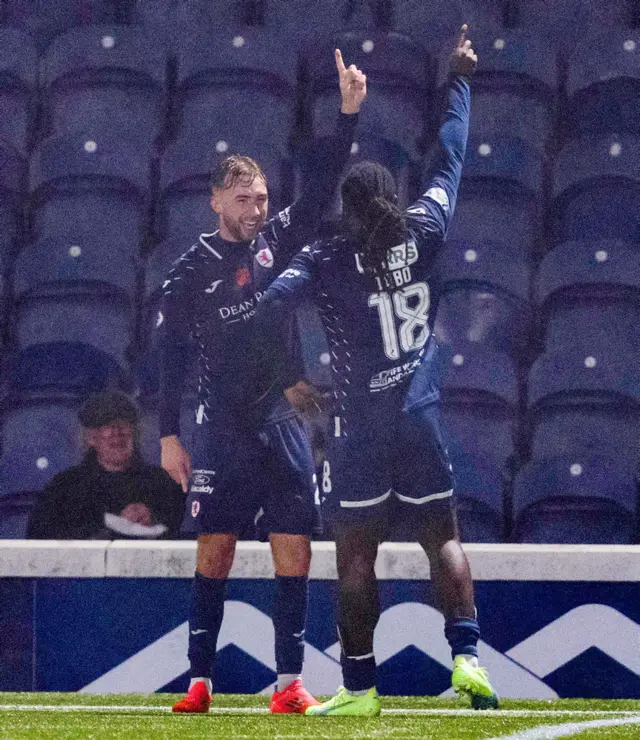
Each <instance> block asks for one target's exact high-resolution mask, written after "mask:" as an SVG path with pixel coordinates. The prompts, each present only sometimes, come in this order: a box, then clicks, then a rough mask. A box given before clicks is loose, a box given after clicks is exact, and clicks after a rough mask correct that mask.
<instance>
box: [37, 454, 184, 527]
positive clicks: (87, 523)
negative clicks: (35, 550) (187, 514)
mask: <svg viewBox="0 0 640 740" xmlns="http://www.w3.org/2000/svg"><path fill="white" fill-rule="evenodd" d="M184 500H185V499H184V494H183V493H182V490H181V488H180V486H178V485H177V484H176V483H174V482H173V480H172V479H171V478H170V477H169V475H168V474H167V473H166V472H165V471H164V470H162V468H159V467H156V466H154V465H147V464H146V463H144V462H142V461H141V460H135V461H134V462H133V464H132V465H131V467H130V468H129V469H128V470H127V471H125V472H123V473H110V472H108V471H107V470H105V469H104V468H103V467H102V466H101V465H100V464H99V463H98V461H97V459H96V455H95V452H94V451H90V452H88V453H87V455H86V457H85V459H84V461H83V462H82V463H81V464H80V465H77V466H76V467H73V468H69V470H65V471H63V472H62V473H58V474H57V475H55V476H54V477H53V478H52V479H51V481H50V482H49V483H48V484H47V486H46V487H45V489H44V490H43V491H42V493H41V494H40V495H39V497H38V499H37V501H36V504H35V506H34V509H33V511H32V513H31V517H30V520H29V529H28V534H27V536H28V537H30V538H33V539H63V540H68V539H102V538H105V539H108V538H117V537H118V536H119V535H117V534H115V533H110V532H109V531H108V530H107V529H106V528H105V524H104V515H105V513H110V514H116V515H117V514H120V512H121V511H122V510H123V509H124V508H125V507H126V506H127V505H128V504H132V503H142V504H146V506H147V507H148V508H149V509H150V510H151V512H152V514H153V517H154V523H159V524H164V525H166V526H167V527H168V532H167V533H166V534H165V535H164V539H171V538H178V537H179V536H180V535H179V528H180V521H181V518H182V512H183V509H184Z"/></svg>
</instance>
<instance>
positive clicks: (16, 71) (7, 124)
mask: <svg viewBox="0 0 640 740" xmlns="http://www.w3.org/2000/svg"><path fill="white" fill-rule="evenodd" d="M37 84H38V55H37V52H36V49H35V47H34V46H33V44H32V43H31V40H30V39H29V37H28V36H27V35H26V34H24V33H22V32H21V31H19V30H18V29H16V28H0V108H1V110H2V116H0V137H2V138H3V139H5V140H6V141H9V142H10V143H11V144H13V145H14V146H15V147H16V148H17V149H19V150H20V151H26V150H27V149H28V148H29V145H30V143H31V137H32V133H33V131H32V126H33V115H34V113H35V100H34V99H33V96H34V93H35V91H36V88H37Z"/></svg>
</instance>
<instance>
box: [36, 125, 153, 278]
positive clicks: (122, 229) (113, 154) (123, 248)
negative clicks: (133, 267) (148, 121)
mask: <svg viewBox="0 0 640 740" xmlns="http://www.w3.org/2000/svg"><path fill="white" fill-rule="evenodd" d="M150 178H151V159H150V152H149V149H148V146H147V145H146V144H145V140H144V137H143V136H142V137H140V138H137V137H136V136H135V132H133V131H131V130H126V131H125V130H122V131H120V130H116V129H113V128H110V127H109V126H108V125H107V126H103V125H102V124H101V123H100V122H96V121H94V122H91V123H89V124H87V126H86V128H85V130H84V131H78V132H74V133H69V134H67V135H64V136H55V137H51V138H49V139H46V140H45V141H43V142H42V143H41V144H40V146H39V147H38V148H37V149H36V151H35V153H34V156H33V158H32V167H31V197H30V217H31V229H32V234H33V238H34V239H35V240H36V241H38V240H40V239H43V238H44V239H47V240H53V241H55V242H56V243H62V244H66V245H69V247H72V246H78V247H80V249H81V250H82V253H83V254H85V255H90V256H94V257H95V256H96V255H98V254H99V250H105V249H106V250H108V252H109V254H110V256H111V258H112V259H113V260H114V263H116V264H122V263H124V262H125V261H128V262H129V264H130V262H131V259H132V257H134V256H135V255H137V254H138V253H139V251H140V247H141V243H142V241H143V239H144V237H145V234H146V227H147V218H148V216H147V214H148V207H149V191H150ZM69 264H70V263H69ZM78 264H79V263H78Z"/></svg>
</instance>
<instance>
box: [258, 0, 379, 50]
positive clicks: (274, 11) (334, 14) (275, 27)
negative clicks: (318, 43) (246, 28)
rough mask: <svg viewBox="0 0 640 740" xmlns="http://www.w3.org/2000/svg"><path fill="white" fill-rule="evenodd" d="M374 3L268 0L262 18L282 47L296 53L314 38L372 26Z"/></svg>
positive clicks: (322, 0) (364, 1)
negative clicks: (282, 0) (273, 0)
mask: <svg viewBox="0 0 640 740" xmlns="http://www.w3.org/2000/svg"><path fill="white" fill-rule="evenodd" d="M258 5H260V4H258ZM374 5H375V3H372V2H368V0H287V2H279V1H278V0H276V2H272V1H271V0H267V2H265V3H263V8H264V12H263V13H262V17H261V18H260V20H261V22H262V23H263V24H264V26H265V27H266V28H267V29H268V30H269V31H270V32H271V33H272V34H273V35H274V36H276V37H278V39H279V40H280V43H281V45H282V46H289V47H290V48H291V50H293V51H294V52H297V51H298V50H300V51H304V49H305V47H306V45H307V43H308V42H309V41H310V40H311V39H317V38H319V37H322V36H329V35H332V34H334V33H339V32H340V31H344V30H346V29H351V28H361V29H363V28H372V27H373V25H374V23H375V20H376V17H375V12H374V8H373V6H374Z"/></svg>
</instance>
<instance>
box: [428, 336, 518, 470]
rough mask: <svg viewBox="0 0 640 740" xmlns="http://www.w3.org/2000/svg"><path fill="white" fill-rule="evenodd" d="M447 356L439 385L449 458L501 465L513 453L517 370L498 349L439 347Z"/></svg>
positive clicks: (468, 343) (466, 346) (467, 345)
mask: <svg viewBox="0 0 640 740" xmlns="http://www.w3.org/2000/svg"><path fill="white" fill-rule="evenodd" d="M442 351H443V352H447V353H448V355H449V356H450V358H451V360H450V363H449V370H448V373H447V375H446V377H445V379H444V381H443V383H442V389H441V400H442V418H443V425H444V434H445V440H446V442H447V446H448V448H449V451H450V454H451V456H452V458H453V459H459V458H461V457H464V456H474V457H485V458H487V459H489V460H491V461H492V464H493V465H494V466H495V467H496V468H498V469H502V468H504V467H505V465H506V464H507V460H508V459H509V458H510V457H511V456H512V455H513V454H514V441H515V434H516V429H517V420H518V413H517V409H518V382H517V376H516V368H515V366H514V363H513V361H512V360H511V359H510V357H509V356H508V355H506V354H504V353H502V352H496V351H492V350H490V349H488V348H486V347H482V346H478V345H474V344H472V343H470V342H466V343H461V344H459V345H457V346H455V347H454V348H446V349H444V348H443V350H442Z"/></svg>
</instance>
